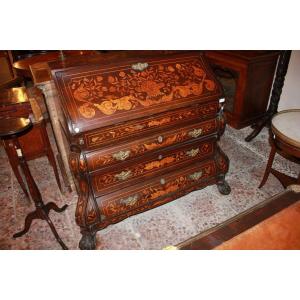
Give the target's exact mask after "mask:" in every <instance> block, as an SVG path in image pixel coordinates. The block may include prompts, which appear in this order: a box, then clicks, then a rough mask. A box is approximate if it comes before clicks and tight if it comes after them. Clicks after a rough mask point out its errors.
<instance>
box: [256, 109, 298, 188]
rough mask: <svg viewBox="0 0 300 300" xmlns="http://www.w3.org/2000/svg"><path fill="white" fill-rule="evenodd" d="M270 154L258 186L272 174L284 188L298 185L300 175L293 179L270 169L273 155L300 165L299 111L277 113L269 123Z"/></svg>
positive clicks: (261, 185)
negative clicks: (278, 155)
mask: <svg viewBox="0 0 300 300" xmlns="http://www.w3.org/2000/svg"><path fill="white" fill-rule="evenodd" d="M271 132H272V134H271V152H270V155H269V160H268V163H267V167H266V170H265V174H264V177H263V179H262V181H261V183H260V185H259V188H261V187H263V186H264V184H265V183H266V181H267V179H268V177H269V174H270V173H272V174H273V175H274V176H275V177H276V178H277V179H278V180H279V181H280V183H281V184H282V185H283V186H284V188H286V187H287V186H289V185H291V184H300V174H299V175H298V178H294V177H291V176H288V175H286V174H283V173H281V172H279V171H277V170H275V169H273V168H272V164H273V160H274V157H275V154H276V153H278V154H280V155H282V156H283V157H285V158H287V159H289V160H291V161H293V162H295V163H300V109H289V110H284V111H281V112H279V113H277V114H276V115H275V116H274V117H273V119H272V121H271Z"/></svg>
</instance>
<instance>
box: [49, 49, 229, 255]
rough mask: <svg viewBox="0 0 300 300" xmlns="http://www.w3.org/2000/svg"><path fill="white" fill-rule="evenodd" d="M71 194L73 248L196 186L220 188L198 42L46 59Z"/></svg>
mask: <svg viewBox="0 0 300 300" xmlns="http://www.w3.org/2000/svg"><path fill="white" fill-rule="evenodd" d="M49 68H50V69H51V74H52V77H53V80H54V82H55V85H56V88H57V91H58V93H59V96H60V106H61V109H62V111H63V117H62V119H61V120H60V123H61V125H62V126H63V128H64V132H65V134H66V138H67V140H68V143H69V146H70V155H69V163H70V168H71V170H72V172H73V175H74V178H75V179H76V185H77V189H78V193H79V198H78V202H77V208H76V222H77V224H78V225H79V226H80V228H81V233H82V239H81V241H80V243H79V247H80V248H81V249H95V246H96V245H95V234H96V231H98V230H100V229H102V228H105V227H106V226H108V225H109V224H113V223H116V222H119V221H121V220H123V219H125V218H127V217H129V216H131V215H134V214H137V213H141V212H143V211H146V210H148V209H152V208H154V207H157V206H159V205H162V204H164V203H167V202H169V201H171V200H174V199H176V198H178V197H181V196H183V195H185V194H187V193H189V192H191V191H193V190H195V189H199V188H203V187H205V186H207V185H210V184H217V186H218V188H219V191H220V193H222V194H228V193H229V192H230V187H229V186H228V184H227V183H226V181H225V174H226V173H227V171H228V165H229V161H228V158H227V156H226V155H225V154H224V153H223V152H222V150H221V149H220V148H219V147H218V145H217V140H218V139H219V137H220V136H221V135H222V134H223V132H224V129H225V122H224V117H223V108H222V105H221V104H220V103H219V99H220V98H221V97H222V88H221V86H220V84H219V83H218V81H216V79H215V76H214V74H213V72H212V70H211V69H210V67H209V65H208V63H207V61H206V59H205V57H204V56H203V54H202V53H200V52H197V51H187V52H181V53H169V52H166V53H165V52H163V51H158V52H155V51H149V52H147V51H132V52H131V51H123V52H121V51H119V52H112V53H107V54H104V55H96V56H95V55H94V56H84V57H72V58H69V59H66V60H64V61H56V62H53V63H52V62H51V63H49Z"/></svg>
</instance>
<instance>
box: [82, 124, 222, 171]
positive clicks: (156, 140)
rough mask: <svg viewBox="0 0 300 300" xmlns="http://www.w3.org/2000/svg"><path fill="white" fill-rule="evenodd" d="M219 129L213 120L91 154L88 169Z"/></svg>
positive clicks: (190, 139)
mask: <svg viewBox="0 0 300 300" xmlns="http://www.w3.org/2000/svg"><path fill="white" fill-rule="evenodd" d="M217 129H218V122H217V120H215V119H212V120H208V121H204V122H201V123H198V124H193V125H189V126H186V127H183V128H181V129H177V130H172V131H167V132H164V133H161V134H156V135H152V136H150V137H147V138H144V139H138V140H136V141H135V142H131V143H126V144H122V145H121V146H118V147H111V148H108V149H103V150H99V151H95V152H91V153H88V154H87V156H86V158H87V162H88V168H89V170H90V171H95V170H98V169H99V168H101V167H104V166H108V165H113V164H116V163H120V162H124V161H128V160H129V159H131V158H135V157H138V156H140V155H142V154H146V153H148V152H151V151H154V150H159V149H162V148H164V147H169V146H173V145H176V144H178V143H182V142H186V141H192V140H194V139H197V138H201V137H202V136H205V135H208V134H213V133H215V132H217Z"/></svg>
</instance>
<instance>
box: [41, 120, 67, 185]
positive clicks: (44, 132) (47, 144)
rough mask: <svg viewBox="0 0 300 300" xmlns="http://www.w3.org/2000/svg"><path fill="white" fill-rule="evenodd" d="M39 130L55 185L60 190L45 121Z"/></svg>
mask: <svg viewBox="0 0 300 300" xmlns="http://www.w3.org/2000/svg"><path fill="white" fill-rule="evenodd" d="M41 130H42V136H43V140H44V144H45V148H46V149H45V150H46V154H47V157H48V161H49V163H50V164H51V166H52V168H53V171H54V175H55V179H56V182H57V185H58V187H59V190H60V191H62V189H61V184H60V180H59V174H58V170H57V165H56V162H55V157H54V154H53V151H52V148H51V144H50V141H49V137H48V134H47V129H46V122H43V123H42V124H41Z"/></svg>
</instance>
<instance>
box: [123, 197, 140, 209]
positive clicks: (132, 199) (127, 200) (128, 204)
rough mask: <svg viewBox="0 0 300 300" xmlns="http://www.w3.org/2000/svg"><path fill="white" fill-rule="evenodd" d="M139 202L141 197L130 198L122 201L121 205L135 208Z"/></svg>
mask: <svg viewBox="0 0 300 300" xmlns="http://www.w3.org/2000/svg"><path fill="white" fill-rule="evenodd" d="M138 200H139V195H134V196H129V197H128V198H125V199H121V200H120V203H121V204H125V205H127V206H133V205H134V204H135V203H136V202H137V201H138Z"/></svg>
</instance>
